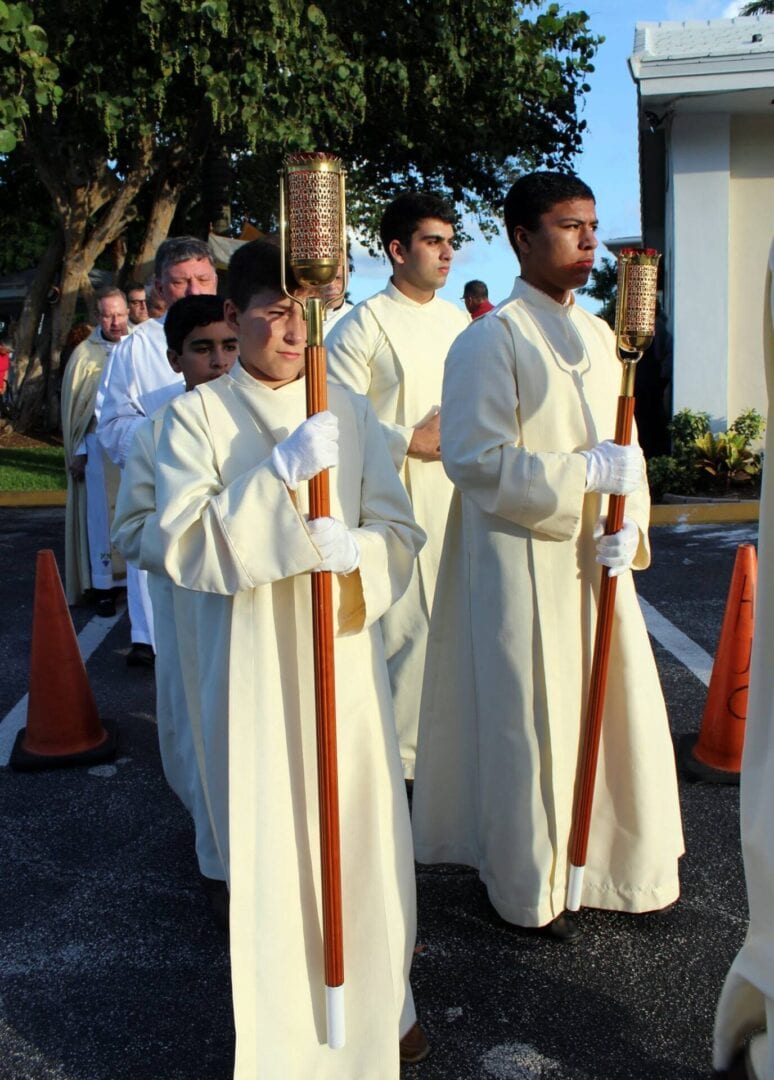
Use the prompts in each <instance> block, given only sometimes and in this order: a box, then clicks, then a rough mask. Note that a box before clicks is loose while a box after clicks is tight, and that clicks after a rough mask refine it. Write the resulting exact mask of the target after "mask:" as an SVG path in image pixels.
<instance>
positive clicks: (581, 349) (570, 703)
mask: <svg viewBox="0 0 774 1080" xmlns="http://www.w3.org/2000/svg"><path fill="white" fill-rule="evenodd" d="M505 221H506V227H507V231H508V236H509V238H510V240H511V242H512V244H513V246H514V248H515V250H516V253H517V255H518V257H519V260H520V263H521V276H520V277H519V278H517V280H516V283H515V286H514V289H513V292H512V293H511V296H510V297H509V298H508V299H507V300H506V301H504V303H502V304H500V305H499V307H498V308H496V309H495V311H493V312H490V314H489V315H488V316H487V317H486V318H484V319H479V320H478V321H477V322H475V323H473V324H472V325H471V326H470V327H469V329H468V330H466V331H465V333H464V334H462V335H461V337H459V338H458V339H457V341H456V342H455V344H454V346H453V347H452V349H451V352H450V354H449V359H448V360H447V364H446V375H445V378H444V390H443V400H442V412H441V417H442V420H441V448H442V453H443V459H444V465H445V467H446V469H447V471H448V473H449V476H450V477H451V479H452V480H453V481H454V483H455V485H456V487H457V488H458V490H457V491H456V492H455V495H454V499H453V502H452V508H451V511H450V514H449V525H448V529H447V533H446V540H445V545H444V553H443V561H442V565H441V571H440V574H439V580H438V588H437V590H436V603H435V607H434V610H433V621H432V627H431V634H430V643H429V646H428V659H427V672H426V676H425V686H424V694H423V701H422V710H423V711H422V720H421V725H420V745H419V753H418V758H417V777H416V783H415V789H414V809H413V815H414V816H413V822H414V837H415V845H416V854H417V859H418V860H419V861H420V862H427V863H433V862H458V863H465V864H468V865H471V866H475V867H477V868H478V871H479V874H480V876H481V878H482V880H483V881H484V883H485V884H486V887H487V890H488V893H489V897H490V900H491V902H492V904H493V905H494V907H495V908H496V910H497V911H498V912H499V914H500V915H501V916H502V917H503V918H504V919H506V920H508V921H509V922H512V923H515V924H517V925H519V926H522V927H529V928H540V927H546V932H547V933H548V934H550V935H551V936H552V937H555V938H558V939H559V940H563V941H567V940H572V939H573V938H574V937H576V936H577V933H578V925H577V923H576V921H575V920H574V919H573V918H572V917H571V916H566V915H564V914H563V912H564V908H565V900H566V888H567V871H568V847H569V839H570V827H571V814H572V806H573V794H574V790H575V785H576V774H577V768H578V751H579V740H580V735H581V725H582V720H583V717H584V712H585V707H586V700H587V694H588V681H589V671H590V666H591V659H592V652H593V638H594V628H595V624H596V604H597V596H598V590H599V582H600V570H601V568H600V565H599V564H600V563H604V564H606V565H608V566H609V567H611V572H613V573H615V574H616V575H618V589H617V601H616V607H615V620H614V626H613V632H612V650H611V655H610V668H609V675H608V685H607V699H606V705H605V711H604V719H603V724H602V741H601V749H600V756H599V767H598V775H597V779H596V788H595V797H594V808H593V814H592V819H591V835H590V840H589V850H588V860H587V865H586V873H585V881H584V889H583V895H582V904H583V905H584V906H589V907H596V908H609V909H614V910H621V911H628V912H644V911H651V910H653V909H657V908H663V907H665V906H666V905H668V904H671V903H672V902H673V901H674V900H675V899H676V898H677V896H678V892H679V883H678V858H679V856H680V855H681V853H682V851H683V841H682V829H681V822H680V811H679V805H678V797H677V782H676V774H675V765H674V754H673V749H672V742H671V738H670V732H669V725H668V720H667V714H666V709H665V705H664V699H663V695H662V692H661V688H660V685H659V680H658V674H657V672H656V666H655V662H654V658H653V654H652V650H651V647H650V644H649V641H648V635H647V631H646V629H645V625H644V622H643V618H642V615H641V613H640V610H639V606H638V603H637V597H636V595H635V591H634V581H633V577H632V574H631V573H630V572H629V569H630V568H633V569H644V568H645V567H646V566H647V565H648V562H649V546H648V538H647V527H648V518H649V499H648V490H647V483H646V479H645V471H644V465H643V460H642V455H641V452H640V449H639V447H638V446H630V447H618V446H616V445H615V444H614V443H613V442H612V438H613V435H614V431H615V418H616V407H617V397H618V392H619V387H620V381H621V370H620V364H619V362H618V361H617V359H616V355H615V351H614V340H613V335H612V334H611V332H610V329H609V328H608V326H607V325H606V323H604V322H603V321H602V320H601V319H598V318H596V316H593V315H590V314H589V313H587V312H586V311H584V310H583V309H582V308H581V307H580V306H579V305H577V304H576V303H575V302H574V297H573V292H572V290H573V289H574V288H576V287H578V286H580V285H583V284H584V283H585V281H586V280H587V278H588V276H589V273H590V271H591V268H592V264H593V259H594V249H595V247H596V245H597V240H596V236H595V231H596V227H597V217H596V208H595V203H594V197H593V194H592V192H591V190H590V189H589V188H588V187H587V186H586V185H585V184H584V183H583V182H582V181H580V180H579V179H578V178H577V177H574V176H571V175H565V174H560V173H535V174H530V175H528V176H525V177H522V178H521V179H519V180H518V181H517V182H516V183H515V184H514V186H513V187H512V188H511V191H510V193H509V195H508V197H507V199H506V203H505ZM642 362H643V363H647V359H645V360H643V361H642ZM610 493H617V494H620V495H626V496H627V500H626V518H625V521H624V527H623V529H622V530H621V532H620V533H618V534H616V535H615V537H601V536H600V532H601V522H602V521H603V520H604V517H605V513H606V507H607V497H606V496H607V494H610Z"/></svg>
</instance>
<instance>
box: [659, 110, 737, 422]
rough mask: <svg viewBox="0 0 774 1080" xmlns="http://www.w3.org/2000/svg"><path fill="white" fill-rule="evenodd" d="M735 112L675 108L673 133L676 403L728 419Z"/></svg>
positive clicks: (715, 419) (718, 419) (676, 406)
mask: <svg viewBox="0 0 774 1080" xmlns="http://www.w3.org/2000/svg"><path fill="white" fill-rule="evenodd" d="M730 153H731V147H730V119H729V116H728V115H727V114H716V113H693V114H691V115H679V114H678V115H676V116H675V117H674V118H673V121H672V130H671V138H670V163H669V169H670V184H669V187H670V192H671V205H670V212H669V215H668V216H669V219H670V225H671V232H672V243H673V248H672V252H673V265H672V270H673V277H672V304H671V315H672V334H673V338H674V381H673V388H674V389H673V408H674V411H675V412H677V411H678V409H682V408H689V409H693V410H704V411H705V412H708V413H709V415H710V417H711V418H712V423H713V428H716V429H717V428H720V427H725V423H726V417H727V410H728V352H729V298H728V272H727V268H728V265H729V187H730V175H729V171H730Z"/></svg>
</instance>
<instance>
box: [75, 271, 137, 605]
mask: <svg viewBox="0 0 774 1080" xmlns="http://www.w3.org/2000/svg"><path fill="white" fill-rule="evenodd" d="M97 311H98V314H99V322H98V323H97V325H96V326H95V327H94V329H93V330H92V332H91V333H90V334H89V336H88V337H87V338H86V340H85V341H82V342H81V344H80V345H78V346H76V348H75V349H74V350H73V353H72V355H71V357H70V359H69V361H68V363H67V366H66V367H65V372H64V377H63V379H62V404H61V414H62V441H63V443H64V452H65V466H66V468H67V506H66V510H65V591H66V594H67V602H68V603H69V604H79V603H80V602H81V601H82V600H83V596H84V593H86V592H88V591H89V590H92V589H93V590H95V591H96V595H95V599H96V606H97V614H98V615H105V616H110V615H114V614H115V600H114V598H113V594H112V589H113V587H114V586H115V585H120V584H123V582H124V579H125V573H126V571H125V567H124V561H123V558H122V557H121V556H120V555H119V553H118V552H117V551H116V550H115V549H114V548H113V547H112V545H111V543H110V521H111V516H112V512H113V506H114V504H115V498H116V492H117V490H118V481H119V473H118V469H117V468H116V467H115V465H113V463H112V462H111V461H110V460H109V459H108V458H107V456H106V455H105V453H104V452H103V450H102V447H101V446H100V444H99V442H98V440H97V435H96V430H97V420H98V412H99V400H98V396H99V394H98V392H99V387H100V380H101V378H102V373H103V371H104V368H105V364H106V362H107V360H108V357H109V356H110V354H111V352H112V351H113V349H114V348H115V346H116V345H117V344H118V343H119V342H120V341H122V340H123V339H124V338H125V337H126V336H127V334H128V333H129V309H128V307H127V304H126V297H125V296H124V294H123V293H122V292H121V290H120V289H106V290H104V291H103V292H101V293H100V294H99V296H98V298H97Z"/></svg>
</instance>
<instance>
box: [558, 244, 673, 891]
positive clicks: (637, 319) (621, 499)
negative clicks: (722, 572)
mask: <svg viewBox="0 0 774 1080" xmlns="http://www.w3.org/2000/svg"><path fill="white" fill-rule="evenodd" d="M660 258H661V256H660V255H659V254H658V252H656V251H653V250H652V249H649V248H648V249H645V250H635V249H626V250H622V251H621V252H620V253H619V255H618V296H617V302H616V314H615V336H616V350H617V352H618V359H619V360H620V361H621V363H622V364H623V375H622V379H621V394H620V397H619V398H618V413H617V417H616V425H615V441H616V442H617V443H618V444H619V445H621V446H628V445H629V443H630V442H631V439H632V422H633V419H634V375H635V371H636V366H637V363H638V361H639V360H640V359H641V358H642V354H643V353H644V352H645V350H646V349H647V348H648V346H649V345H650V344H651V342H652V341H653V335H654V330H655V320H656V282H657V278H658V262H659V259H660ZM625 503H626V499H625V496H623V495H611V496H610V498H609V502H608V508H607V521H606V524H605V534H606V535H607V536H611V535H612V534H613V533H616V532H619V531H620V529H621V528H622V526H623V519H624V505H625ZM617 584H618V578H617V577H611V576H610V572H609V568H608V567H607V566H604V567H603V568H602V581H601V585H600V590H599V604H598V607H597V628H596V635H595V638H594V656H593V660H592V664H591V679H590V683H589V698H588V702H587V706H586V716H585V722H584V726H583V730H582V736H581V752H580V765H579V771H578V777H577V780H576V790H575V806H574V808H573V823H572V834H571V840H570V872H569V876H568V882H567V909H568V911H578V909H579V908H580V905H581V894H582V892H583V874H584V870H585V868H586V853H587V850H588V842H589V829H590V826H591V810H592V804H593V800H594V783H595V781H596V776H597V760H598V757H599V739H600V735H601V732H602V713H603V711H604V707H605V692H606V689H607V671H608V666H609V661H610V639H611V636H612V632H613V610H614V607H615V593H616V586H617Z"/></svg>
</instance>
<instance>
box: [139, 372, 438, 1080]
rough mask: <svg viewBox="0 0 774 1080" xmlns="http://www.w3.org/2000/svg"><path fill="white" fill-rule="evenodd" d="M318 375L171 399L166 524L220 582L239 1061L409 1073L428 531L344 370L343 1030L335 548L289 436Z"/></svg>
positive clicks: (353, 1072) (202, 679)
mask: <svg viewBox="0 0 774 1080" xmlns="http://www.w3.org/2000/svg"><path fill="white" fill-rule="evenodd" d="M305 389H306V388H305V385H304V380H303V379H300V380H297V381H296V382H293V383H290V384H288V385H286V386H284V387H282V388H281V389H279V390H271V389H269V388H267V387H266V386H265V385H264V384H262V383H260V382H258V381H256V380H255V379H253V378H252V377H251V376H250V375H248V374H247V373H246V372H245V371H244V370H243V369H242V368H241V367H240V366H239V365H237V366H236V367H235V368H234V371H233V372H232V378H230V379H218V380H217V381H215V382H213V383H210V384H208V385H206V386H200V387H197V389H195V390H193V391H191V392H190V393H188V394H185V395H184V396H183V397H180V398H178V400H177V401H175V402H173V403H172V404H171V405H170V407H169V409H168V410H167V415H166V418H165V421H164V428H163V430H162V433H161V437H160V439H159V444H158V456H157V468H156V493H157V500H158V507H159V509H158V514H157V518H158V544H159V549H160V551H161V553H162V554H163V558H164V562H165V567H166V570H167V572H168V573H169V575H170V576H171V577H172V578H173V580H174V581H175V582H176V583H177V584H179V585H181V586H183V587H184V588H188V589H197V590H200V591H201V593H202V599H203V605H202V613H201V614H200V616H199V618H198V619H197V623H198V625H197V635H198V644H197V647H196V650H195V651H194V652H192V653H190V654H188V655H187V656H186V674H187V677H188V678H190V679H193V680H196V681H197V682H198V686H199V693H198V697H199V700H200V703H201V708H202V712H203V713H204V714H207V715H211V716H215V715H220V716H222V717H225V718H226V719H227V722H228V756H229V770H228V784H229V813H228V820H229V832H230V852H231V854H230V864H231V917H230V928H231V965H232V980H233V989H234V1011H235V1020H236V1031H237V1048H236V1065H235V1076H236V1077H237V1078H239V1080H255V1078H256V1077H262V1078H266V1080H288V1078H291V1077H292V1078H299V1080H301V1078H303V1080H306V1078H311V1077H314V1078H315V1080H345V1078H351V1080H388V1078H389V1080H392V1078H397V1077H398V1072H399V1063H398V1038H399V1035H402V1034H404V1033H405V1032H406V1031H407V1030H408V1029H409V1027H410V1026H411V1024H412V1023H413V1022H414V1017H415V1013H414V1006H413V1000H412V997H411V990H410V987H409V983H408V973H409V968H410V964H411V957H412V953H413V946H414V939H415V932H416V929H415V894H414V866H413V856H412V849H411V835H410V825H409V818H408V807H407V803H406V797H405V792H404V790H403V783H402V776H401V769H400V757H399V752H398V746H397V740H396V737H395V730H394V724H393V717H392V709H391V702H390V691H389V682H388V677H387V670H386V665H385V662H384V652H383V646H382V640H381V632H380V629H379V623H378V620H379V618H380V616H381V615H382V614H383V613H384V611H385V610H386V609H387V608H388V607H389V606H390V604H392V603H394V601H395V600H396V599H397V598H398V596H400V595H401V593H402V591H403V590H404V589H405V587H406V584H407V583H408V581H409V579H410V576H411V569H412V566H413V562H414V559H415V557H416V552H417V550H418V549H419V547H420V546H421V543H422V540H423V536H422V533H421V530H420V529H418V527H417V525H416V523H415V522H414V520H413V517H412V514H411V507H410V505H409V503H408V500H407V498H406V494H405V492H404V490H403V487H402V485H401V484H400V482H399V480H398V477H397V474H396V473H395V469H394V467H393V465H392V462H391V460H390V457H389V454H388V452H387V448H386V446H385V443H384V439H383V437H382V435H381V431H380V428H379V424H378V422H377V420H376V418H375V417H374V415H373V413H372V411H371V409H370V408H369V406H368V403H367V402H366V401H365V399H364V398H361V397H357V396H354V395H352V394H350V393H349V392H348V391H347V390H344V389H343V388H341V387H338V386H333V385H332V386H330V388H329V408H330V409H331V411H333V412H334V413H336V415H337V416H338V417H339V424H340V451H341V456H340V465H339V466H338V467H337V468H336V469H334V470H332V472H331V513H332V514H333V515H334V516H336V517H338V518H339V519H341V520H343V521H344V522H345V523H346V524H347V525H348V526H349V527H350V528H351V529H353V530H355V535H356V537H357V541H358V543H359V546H360V551H361V562H360V567H359V569H358V570H357V571H355V572H353V573H352V574H349V575H346V576H339V575H334V577H333V611H334V618H335V631H336V641H335V662H336V705H337V728H338V761H339V798H340V813H341V866H342V895H343V926H344V956H345V1010H346V1028H347V1042H346V1046H345V1048H344V1049H342V1050H330V1049H328V1047H327V1046H326V1045H325V996H324V985H323V984H324V976H323V954H322V936H321V920H322V912H321V895H320V853H319V831H318V808H317V771H316V739H315V707H314V699H315V691H314V677H313V650H312V611H311V597H310V590H311V586H310V575H309V573H308V572H309V571H311V570H312V568H313V567H315V566H316V565H318V564H319V561H320V555H319V552H318V550H317V548H316V547H315V545H314V544H313V542H312V540H311V537H310V535H309V532H308V530H307V527H306V524H305V521H304V518H303V514H304V513H305V512H306V510H307V485H306V484H302V485H301V487H300V488H299V489H298V491H297V492H296V493H295V494H291V493H290V492H289V491H288V489H287V488H286V487H285V485H284V484H283V483H282V482H281V480H280V479H279V476H278V474H277V473H276V472H275V470H274V468H273V466H272V464H271V456H270V455H271V451H272V449H273V447H274V445H275V444H276V442H278V441H280V440H282V439H283V438H285V437H286V436H287V435H288V434H289V433H290V432H292V431H293V430H295V428H296V427H297V426H298V425H299V424H300V423H301V422H302V421H303V419H304V418H305V412H306V407H305ZM149 557H150V558H153V557H154V556H153V554H152V553H149ZM208 593H209V594H215V595H217V599H218V604H217V607H215V608H213V607H211V606H210V605H209V603H208V600H209V597H208V596H207V594H208ZM207 754H208V750H207V748H206V747H205V755H207ZM208 768H209V761H208ZM219 840H220V837H219Z"/></svg>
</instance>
